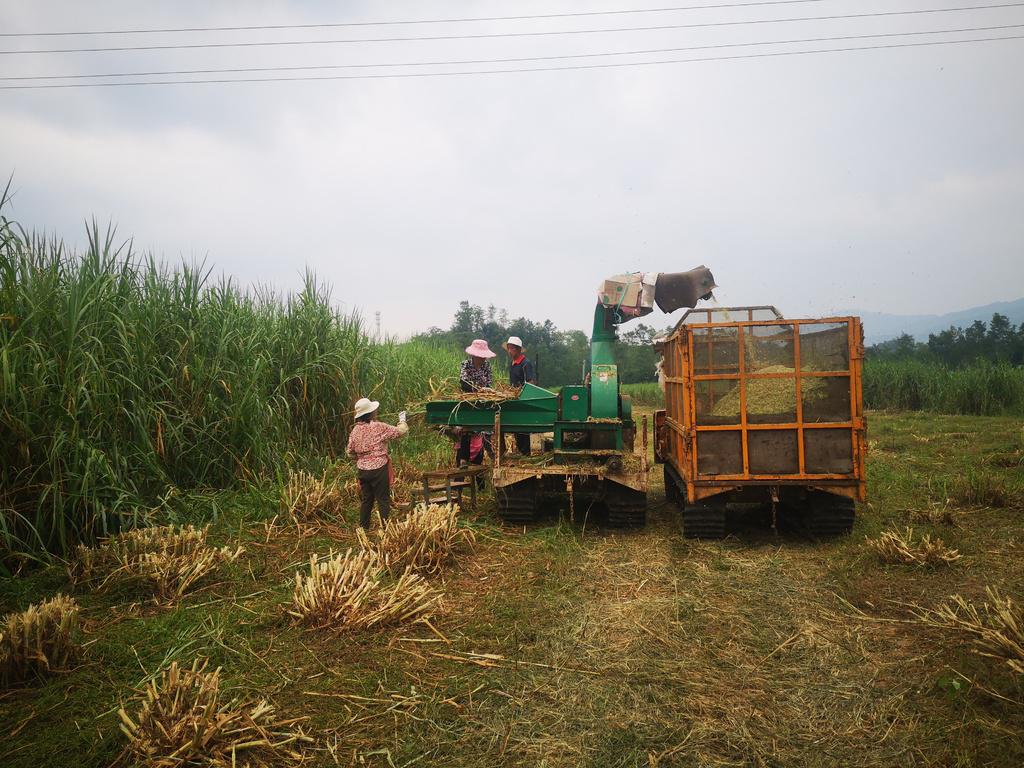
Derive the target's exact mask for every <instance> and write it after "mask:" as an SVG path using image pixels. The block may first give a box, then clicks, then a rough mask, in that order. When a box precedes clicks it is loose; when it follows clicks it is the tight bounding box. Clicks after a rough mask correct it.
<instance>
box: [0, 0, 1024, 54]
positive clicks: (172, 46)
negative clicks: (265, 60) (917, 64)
mask: <svg viewBox="0 0 1024 768" xmlns="http://www.w3.org/2000/svg"><path fill="white" fill-rule="evenodd" d="M1021 6H1024V2H1014V3H993V4H989V5H974V6H966V7H957V8H925V9H919V10H913V11H881V12H875V13H848V14H837V15H832V16H802V17H795V18H788V19H749V20H744V21H714V22H701V23H698V24H661V25H655V26H648V27H617V28H606V29H570V30H560V31H541V32H493V33H482V34H474V35H434V36H420V37H378V38H349V39H341V40H281V41H262V42H248V43H176V44H170V45H129V46H121V47H105V48H50V49H33V50H24V51H0V55H16V54H28V53H33V54H35V53H102V52H118V51H168V50H185V49H196V48H253V47H267V46H291V45H334V44H338V43H394V42H410V41H420V40H483V39H491V38H504V37H548V36H553V35H589V34H600V33H607V32H649V31H652V30H663V29H698V28H707V27H735V26H745V25H752V24H785V23H790V22H797V21H837V20H842V19H868V18H883V17H891V16H916V15H921V14H926V13H953V12H958V11H977V10H986V9H993V8H1019V7H1021Z"/></svg>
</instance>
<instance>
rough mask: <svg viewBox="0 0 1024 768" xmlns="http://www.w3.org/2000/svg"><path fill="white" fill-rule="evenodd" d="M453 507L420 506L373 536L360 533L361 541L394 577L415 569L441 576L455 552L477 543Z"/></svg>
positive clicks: (391, 522)
mask: <svg viewBox="0 0 1024 768" xmlns="http://www.w3.org/2000/svg"><path fill="white" fill-rule="evenodd" d="M457 511H458V507H456V506H455V505H454V504H430V505H429V506H427V505H423V504H420V505H419V506H417V507H416V508H415V509H413V510H412V512H410V513H409V514H408V515H407V516H405V517H401V518H398V517H392V518H390V519H389V520H388V521H387V522H386V523H385V524H384V526H383V527H382V528H380V529H378V530H377V531H376V532H375V533H374V534H373V535H367V534H366V533H365V532H364V531H363V530H362V529H360V530H359V532H358V536H359V542H360V544H362V545H363V547H364V548H365V549H367V550H369V551H370V552H372V553H373V555H374V556H375V557H376V559H377V561H378V562H379V563H380V565H381V566H382V567H383V568H386V569H387V570H388V571H390V572H391V573H392V574H397V573H401V572H403V571H405V570H406V569H412V570H414V571H417V572H419V573H438V572H440V570H441V568H442V567H443V566H444V564H445V563H446V562H448V560H449V559H450V558H451V557H453V556H454V554H455V553H456V551H457V550H458V549H459V548H461V547H463V546H472V545H473V544H474V543H475V538H474V536H473V532H472V531H470V530H469V529H467V528H460V527H459V524H458V517H457V514H456V513H457Z"/></svg>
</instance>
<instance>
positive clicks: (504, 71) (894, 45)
mask: <svg viewBox="0 0 1024 768" xmlns="http://www.w3.org/2000/svg"><path fill="white" fill-rule="evenodd" d="M998 40H1024V35H1006V36H1001V37H978V38H970V39H967V40H933V41H927V42H921V43H888V44H885V45H866V46H850V47H847V48H821V49H814V50H806V51H773V52H770V53H748V54H736V55H733V56H705V57H701V58H695V59H662V60H659V61H628V62H611V63H601V64H574V65H572V66H568V67H521V68H517V69H484V70H462V71H458V72H401V73H397V74H373V75H328V76H326V77H311V76H301V77H251V78H229V79H205V80H141V81H132V82H125V81H122V82H117V83H57V84H46V85H0V91H14V90H43V89H53V88H119V87H125V86H141V85H201V84H227V83H278V82H310V81H316V80H388V79H393V80H398V79H409V78H427V77H457V76H467V75H507V74H515V73H522V72H568V71H573V70H584V69H612V68H625V67H649V66H656V65H662V64H695V63H701V62H710V61H736V60H739V59H766V58H775V57H780V56H807V55H813V54H823V53H847V52H850V51H877V50H885V49H895V48H922V47H926V46H939V45H962V44H965V43H989V42H995V41H998Z"/></svg>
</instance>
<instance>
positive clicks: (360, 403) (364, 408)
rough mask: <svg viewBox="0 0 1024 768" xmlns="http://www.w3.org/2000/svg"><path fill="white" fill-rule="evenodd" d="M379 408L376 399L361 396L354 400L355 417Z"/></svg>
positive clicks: (360, 416)
mask: <svg viewBox="0 0 1024 768" xmlns="http://www.w3.org/2000/svg"><path fill="white" fill-rule="evenodd" d="M378 408H380V403H378V402H377V401H376V400H370V399H369V398H367V397H361V398H359V399H358V400H356V418H357V419H359V418H362V417H363V416H365V415H366V414H368V413H373V412H374V411H376V410H377V409H378Z"/></svg>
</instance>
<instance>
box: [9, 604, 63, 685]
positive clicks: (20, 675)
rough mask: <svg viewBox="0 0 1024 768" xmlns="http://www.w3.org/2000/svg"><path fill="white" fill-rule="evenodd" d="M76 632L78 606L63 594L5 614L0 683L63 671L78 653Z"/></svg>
mask: <svg viewBox="0 0 1024 768" xmlns="http://www.w3.org/2000/svg"><path fill="white" fill-rule="evenodd" d="M79 631H80V624H79V607H78V603H77V602H76V601H75V599H74V598H73V597H67V596H66V595H57V596H56V597H54V598H51V599H50V600H43V601H42V602H41V603H38V604H34V605H30V606H29V607H28V608H27V609H26V610H24V611H22V612H20V613H9V614H7V616H5V617H4V619H3V623H2V624H0V683H2V684H3V686H4V687H6V686H8V685H11V684H12V683H20V682H24V681H25V680H28V679H30V678H32V677H37V676H41V675H44V674H48V673H52V672H58V671H61V670H64V669H66V668H67V665H68V663H69V662H70V661H71V660H72V659H73V658H74V657H75V656H77V655H78V652H79V650H80V646H79V643H78V640H79V638H78V635H79Z"/></svg>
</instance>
